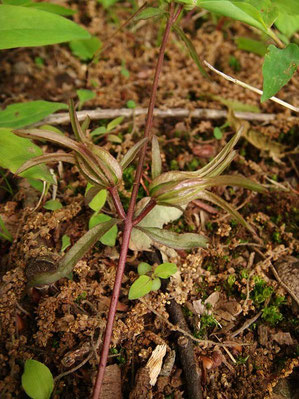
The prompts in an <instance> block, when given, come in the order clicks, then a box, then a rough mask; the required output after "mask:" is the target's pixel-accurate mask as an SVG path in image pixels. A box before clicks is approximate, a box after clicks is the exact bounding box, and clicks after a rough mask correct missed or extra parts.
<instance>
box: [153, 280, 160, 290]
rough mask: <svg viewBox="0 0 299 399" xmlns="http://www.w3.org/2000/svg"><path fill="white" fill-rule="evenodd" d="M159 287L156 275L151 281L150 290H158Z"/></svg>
mask: <svg viewBox="0 0 299 399" xmlns="http://www.w3.org/2000/svg"><path fill="white" fill-rule="evenodd" d="M160 288H161V280H160V279H159V277H156V278H154V279H153V281H152V289H151V291H158V290H159V289H160Z"/></svg>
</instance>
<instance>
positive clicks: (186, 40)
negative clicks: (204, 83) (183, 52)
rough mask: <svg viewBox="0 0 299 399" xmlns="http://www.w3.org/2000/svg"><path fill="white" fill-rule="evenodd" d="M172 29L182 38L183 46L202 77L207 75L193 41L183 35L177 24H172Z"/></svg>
mask: <svg viewBox="0 0 299 399" xmlns="http://www.w3.org/2000/svg"><path fill="white" fill-rule="evenodd" d="M172 29H173V30H174V31H175V32H176V33H177V35H178V36H179V37H180V38H181V39H182V40H183V42H184V43H185V46H186V47H187V49H188V51H189V54H190V57H191V58H192V59H193V61H194V62H195V64H196V65H197V67H198V69H199V71H200V73H201V74H202V75H203V76H204V77H206V78H207V77H208V74H207V72H206V71H205V69H204V67H203V65H202V62H201V61H200V59H199V57H198V55H197V52H196V50H195V47H194V45H193V43H192V42H191V40H190V39H189V38H188V37H187V36H186V35H185V33H184V31H183V30H182V29H181V28H180V27H179V26H178V25H175V24H174V25H173V26H172Z"/></svg>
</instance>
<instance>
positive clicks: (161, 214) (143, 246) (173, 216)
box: [130, 197, 183, 251]
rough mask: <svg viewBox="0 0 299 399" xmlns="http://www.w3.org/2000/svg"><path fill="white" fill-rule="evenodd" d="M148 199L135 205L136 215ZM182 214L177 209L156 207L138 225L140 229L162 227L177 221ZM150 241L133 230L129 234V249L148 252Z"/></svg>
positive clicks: (136, 230) (138, 231)
mask: <svg viewBox="0 0 299 399" xmlns="http://www.w3.org/2000/svg"><path fill="white" fill-rule="evenodd" d="M149 200H150V199H149V198H147V197H145V198H142V200H140V201H139V202H138V204H137V209H136V214H135V215H137V214H138V213H139V212H140V211H141V210H142V209H143V208H144V207H145V206H146V205H147V203H148V202H149ZM182 214H183V212H182V211H181V210H179V209H177V208H172V207H169V206H162V205H156V206H155V207H154V209H152V210H151V211H150V212H149V213H148V215H146V216H145V218H144V219H142V221H141V222H140V223H139V224H138V226H141V227H160V228H161V227H163V226H164V224H166V223H171V222H173V221H174V220H177V219H179V217H180V216H182ZM151 244H152V240H151V239H150V237H148V236H147V235H146V234H144V233H143V232H142V231H140V230H138V229H136V228H134V229H133V231H132V234H131V240H130V249H132V250H134V251H148V250H149V249H150V247H151Z"/></svg>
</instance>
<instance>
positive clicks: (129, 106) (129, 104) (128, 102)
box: [126, 100, 136, 109]
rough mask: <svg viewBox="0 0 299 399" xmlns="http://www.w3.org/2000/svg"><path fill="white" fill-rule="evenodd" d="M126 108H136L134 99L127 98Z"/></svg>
mask: <svg viewBox="0 0 299 399" xmlns="http://www.w3.org/2000/svg"><path fill="white" fill-rule="evenodd" d="M126 105H127V108H131V109H134V108H136V103H135V101H134V100H129V101H127V104H126Z"/></svg>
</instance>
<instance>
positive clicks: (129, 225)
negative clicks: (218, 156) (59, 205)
mask: <svg viewBox="0 0 299 399" xmlns="http://www.w3.org/2000/svg"><path fill="white" fill-rule="evenodd" d="M173 17H174V3H171V4H170V10H169V18H168V21H167V24H166V27H165V31H164V35H163V40H162V44H161V47H160V52H159V57H158V61H157V65H156V70H155V76H154V80H153V86H152V91H151V97H150V102H149V107H148V114H147V120H146V125H145V130H144V137H150V131H151V127H152V123H153V114H154V106H155V101H156V96H157V88H158V81H159V76H160V73H161V70H162V64H163V59H164V54H165V48H166V44H167V40H168V37H169V34H170V31H171V26H172V24H173ZM146 149H147V142H146V144H145V145H144V147H143V149H142V151H141V154H140V156H139V160H138V165H137V170H136V174H135V181H134V184H133V190H132V196H131V200H130V204H129V209H128V213H127V216H126V218H125V226H124V233H123V242H122V246H121V252H120V257H119V261H118V268H117V272H116V277H115V282H114V287H113V293H112V298H111V303H110V308H109V314H108V320H107V325H106V331H105V336H104V342H103V348H102V353H101V360H100V364H99V369H98V373H97V377H96V382H95V385H94V391H93V395H92V398H93V399H99V396H100V393H101V387H102V383H103V379H104V373H105V367H106V363H107V358H108V353H109V346H110V342H111V336H112V329H113V323H114V319H115V314H116V307H117V301H118V298H119V292H120V288H121V282H122V277H123V273H124V269H125V264H126V259H127V253H128V248H129V242H130V237H131V232H132V229H133V217H134V209H135V205H136V201H137V194H138V188H139V185H140V179H141V175H142V170H143V163H144V159H145V155H146Z"/></svg>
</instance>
